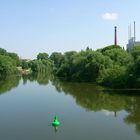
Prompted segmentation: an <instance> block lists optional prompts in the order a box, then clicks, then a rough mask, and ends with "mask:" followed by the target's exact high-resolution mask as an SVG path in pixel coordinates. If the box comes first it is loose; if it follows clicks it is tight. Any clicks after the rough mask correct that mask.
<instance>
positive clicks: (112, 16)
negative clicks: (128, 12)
mask: <svg viewBox="0 0 140 140" xmlns="http://www.w3.org/2000/svg"><path fill="white" fill-rule="evenodd" d="M102 18H103V19H104V20H117V19H118V14H117V13H105V14H103V15H102Z"/></svg>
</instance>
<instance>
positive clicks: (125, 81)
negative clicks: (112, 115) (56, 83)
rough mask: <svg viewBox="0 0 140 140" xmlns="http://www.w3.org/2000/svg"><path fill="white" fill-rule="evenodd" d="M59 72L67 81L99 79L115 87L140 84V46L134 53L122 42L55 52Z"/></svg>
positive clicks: (136, 86)
mask: <svg viewBox="0 0 140 140" xmlns="http://www.w3.org/2000/svg"><path fill="white" fill-rule="evenodd" d="M50 59H51V60H52V61H53V62H54V72H55V74H56V76H58V77H61V78H63V79H65V80H67V81H75V82H95V83H97V84H100V85H103V86H108V87H113V88H139V87H140V47H135V48H134V50H133V52H132V53H131V54H130V53H128V52H126V51H125V50H124V49H122V48H121V47H120V46H114V45H112V46H108V47H105V48H103V49H99V50H96V51H93V50H92V49H89V48H87V49H86V50H85V51H83V50H82V51H80V52H75V51H70V52H66V53H64V54H61V53H57V52H54V53H52V54H51V56H50Z"/></svg>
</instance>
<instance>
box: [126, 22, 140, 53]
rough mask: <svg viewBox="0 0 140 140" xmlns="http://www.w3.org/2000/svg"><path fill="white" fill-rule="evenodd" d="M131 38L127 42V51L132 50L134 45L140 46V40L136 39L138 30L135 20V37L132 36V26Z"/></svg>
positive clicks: (129, 30)
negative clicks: (136, 29)
mask: <svg viewBox="0 0 140 140" xmlns="http://www.w3.org/2000/svg"><path fill="white" fill-rule="evenodd" d="M128 32H129V35H128V36H129V39H128V44H127V51H128V52H131V51H132V50H133V48H134V47H137V46H140V41H136V31H135V22H134V37H131V26H130V27H129V29H128Z"/></svg>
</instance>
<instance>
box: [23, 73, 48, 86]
mask: <svg viewBox="0 0 140 140" xmlns="http://www.w3.org/2000/svg"><path fill="white" fill-rule="evenodd" d="M22 79H23V84H24V85H25V84H26V83H27V81H30V82H33V81H37V83H38V84H39V85H47V84H48V83H49V73H43V74H42V73H34V74H30V75H23V76H22Z"/></svg>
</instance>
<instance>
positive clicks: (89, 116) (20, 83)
mask: <svg viewBox="0 0 140 140" xmlns="http://www.w3.org/2000/svg"><path fill="white" fill-rule="evenodd" d="M138 94H139V95H140V93H135V92H134V91H133V93H131V94H130V93H129V94H127V92H126V93H124V92H121V93H120V92H119V93H117V92H103V91H102V90H101V88H100V87H97V86H95V85H93V84H83V83H82V84H77V83H66V82H60V81H59V80H56V79H54V78H50V79H49V78H48V77H47V76H45V75H44V76H43V75H36V76H28V77H23V78H20V77H15V76H13V77H9V78H7V79H6V80H4V81H0V140H91V139H93V140H140V96H138ZM54 115H58V117H59V120H60V122H61V125H60V126H59V127H58V128H57V130H56V128H54V127H52V126H51V122H52V121H53V116H54Z"/></svg>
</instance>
